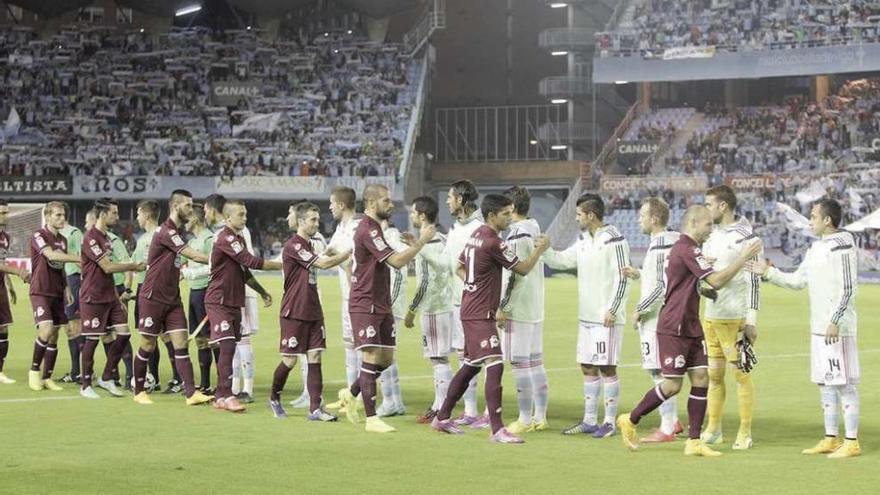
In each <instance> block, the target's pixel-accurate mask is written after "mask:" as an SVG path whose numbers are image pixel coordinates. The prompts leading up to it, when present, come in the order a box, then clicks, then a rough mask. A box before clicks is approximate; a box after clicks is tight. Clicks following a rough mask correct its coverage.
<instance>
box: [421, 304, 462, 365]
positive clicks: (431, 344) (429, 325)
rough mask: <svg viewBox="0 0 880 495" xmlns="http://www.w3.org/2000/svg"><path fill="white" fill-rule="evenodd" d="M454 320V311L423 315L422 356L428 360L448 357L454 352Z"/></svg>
mask: <svg viewBox="0 0 880 495" xmlns="http://www.w3.org/2000/svg"><path fill="white" fill-rule="evenodd" d="M453 319H454V317H453V313H452V311H449V312H447V313H438V314H436V315H425V314H423V315H422V350H423V353H422V354H423V355H424V356H425V357H426V358H441V357H446V356H448V355H449V354H450V353H451V352H452V329H453V326H454V323H453ZM460 323H461V321H460V320H459V324H460Z"/></svg>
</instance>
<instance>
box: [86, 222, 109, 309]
mask: <svg viewBox="0 0 880 495" xmlns="http://www.w3.org/2000/svg"><path fill="white" fill-rule="evenodd" d="M112 250H113V248H112V247H111V246H110V238H109V237H107V234H105V233H104V232H101V230H100V229H98V228H97V227H92V228H90V229H89V230H88V231H86V234H85V235H84V236H83V245H82V251H81V252H80V260H81V262H82V284H81V286H80V289H79V294H80V296H79V298H80V300H81V301H83V302H85V303H89V304H101V303H109V302H113V301H116V300H118V299H119V297H118V296H117V295H116V285H115V284H114V283H113V274H111V273H104V270H102V269H101V266H100V265H99V264H98V261H100V259H101V258H103V257H104V256H110V252H111V251H112Z"/></svg>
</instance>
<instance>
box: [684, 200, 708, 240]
mask: <svg viewBox="0 0 880 495" xmlns="http://www.w3.org/2000/svg"><path fill="white" fill-rule="evenodd" d="M712 224H713V221H712V214H711V213H710V212H709V209H708V208H706V207H705V206H703V205H692V206H689V207H688V209H687V210H685V212H684V217H683V218H682V220H681V230H682V231H683V232H684V233H685V234H687V235H688V236H690V238H691V239H693V240H695V241H697V243H698V244H702V243H703V242H704V241H705V240H706V239H708V238H709V234H711V233H712Z"/></svg>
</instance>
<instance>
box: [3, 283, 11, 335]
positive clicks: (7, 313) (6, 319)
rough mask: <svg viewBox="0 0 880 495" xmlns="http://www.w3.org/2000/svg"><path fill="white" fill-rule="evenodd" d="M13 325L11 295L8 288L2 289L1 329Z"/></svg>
mask: <svg viewBox="0 0 880 495" xmlns="http://www.w3.org/2000/svg"><path fill="white" fill-rule="evenodd" d="M11 324H12V309H11V308H10V307H9V294H7V293H6V287H3V288H2V289H0V327H5V326H7V325H11Z"/></svg>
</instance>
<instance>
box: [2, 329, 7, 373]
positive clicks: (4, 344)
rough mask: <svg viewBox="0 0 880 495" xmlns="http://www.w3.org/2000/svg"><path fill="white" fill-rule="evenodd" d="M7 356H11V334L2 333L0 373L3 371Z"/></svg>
mask: <svg viewBox="0 0 880 495" xmlns="http://www.w3.org/2000/svg"><path fill="white" fill-rule="evenodd" d="M7 354H9V334H8V333H0V372H2V371H3V364H4V363H5V362H6V355H7Z"/></svg>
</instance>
